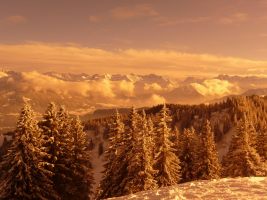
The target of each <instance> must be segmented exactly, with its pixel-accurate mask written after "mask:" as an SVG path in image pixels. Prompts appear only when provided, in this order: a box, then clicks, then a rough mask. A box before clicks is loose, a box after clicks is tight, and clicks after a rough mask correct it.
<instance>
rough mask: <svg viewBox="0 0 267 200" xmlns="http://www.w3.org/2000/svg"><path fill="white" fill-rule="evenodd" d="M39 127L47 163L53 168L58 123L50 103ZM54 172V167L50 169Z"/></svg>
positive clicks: (55, 156) (52, 105)
mask: <svg viewBox="0 0 267 200" xmlns="http://www.w3.org/2000/svg"><path fill="white" fill-rule="evenodd" d="M39 127H40V128H41V129H42V134H43V138H44V141H45V144H44V146H45V147H46V149H47V153H48V154H49V155H50V156H49V158H48V160H47V161H48V162H49V163H51V164H52V165H53V166H54V164H55V162H56V160H57V159H58V149H59V148H58V142H57V140H58V137H59V122H58V118H57V110H56V105H55V104H54V103H50V104H49V105H48V108H47V110H46V112H45V114H44V115H43V119H42V120H41V121H40V123H39ZM51 170H54V167H53V168H52V169H51Z"/></svg>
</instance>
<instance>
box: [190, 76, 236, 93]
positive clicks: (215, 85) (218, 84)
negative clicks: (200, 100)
mask: <svg viewBox="0 0 267 200" xmlns="http://www.w3.org/2000/svg"><path fill="white" fill-rule="evenodd" d="M191 85H192V86H193V87H194V88H195V89H196V90H197V91H198V92H199V93H200V94H202V95H203V96H218V97H221V96H226V95H229V94H238V93H239V92H240V89H239V87H238V86H237V85H234V84H232V83H230V82H228V81H227V80H219V79H208V80H205V81H203V82H202V83H192V84H191Z"/></svg>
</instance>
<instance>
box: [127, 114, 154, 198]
mask: <svg viewBox="0 0 267 200" xmlns="http://www.w3.org/2000/svg"><path fill="white" fill-rule="evenodd" d="M140 120H141V121H140V123H138V124H139V126H137V127H136V129H135V130H134V129H133V130H132V131H134V132H133V136H134V137H133V140H132V144H131V146H132V150H131V151H130V152H129V157H130V158H129V160H128V167H127V172H128V173H127V177H126V180H125V182H126V185H125V188H124V189H125V193H126V194H131V193H136V192H140V191H143V190H151V189H155V188H156V187H157V183H156V181H155V179H154V175H155V173H156V171H155V170H153V167H152V166H153V160H152V155H151V152H152V151H151V149H152V147H151V146H150V145H151V140H150V139H151V138H150V136H149V129H148V126H147V119H146V114H145V111H144V110H143V114H142V118H141V119H140Z"/></svg>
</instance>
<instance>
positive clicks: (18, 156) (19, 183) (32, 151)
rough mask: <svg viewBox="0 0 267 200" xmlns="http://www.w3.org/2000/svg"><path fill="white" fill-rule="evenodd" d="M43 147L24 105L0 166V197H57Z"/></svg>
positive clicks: (29, 109)
mask: <svg viewBox="0 0 267 200" xmlns="http://www.w3.org/2000/svg"><path fill="white" fill-rule="evenodd" d="M43 149H44V148H43V138H42V137H41V134H40V129H39V128H38V126H37V122H36V121H35V120H34V113H33V111H32V109H31V107H30V106H29V105H27V104H26V105H25V106H24V107H23V109H22V111H21V114H20V117H19V120H18V122H17V127H16V130H15V132H14V137H13V140H12V141H11V147H10V149H9V151H8V153H7V154H6V155H5V156H4V159H3V161H2V162H1V165H0V168H1V169H0V170H4V171H5V173H4V174H3V176H2V177H1V180H0V181H1V183H0V185H1V187H0V199H6V200H18V199H22V200H27V199H29V200H30V199H31V200H32V199H44V200H45V199H58V196H57V193H56V192H55V190H54V188H53V182H52V180H51V176H52V175H53V174H52V173H51V172H50V171H49V170H47V169H45V166H46V164H47V163H46V162H45V161H44V156H46V153H45V152H44V151H43Z"/></svg>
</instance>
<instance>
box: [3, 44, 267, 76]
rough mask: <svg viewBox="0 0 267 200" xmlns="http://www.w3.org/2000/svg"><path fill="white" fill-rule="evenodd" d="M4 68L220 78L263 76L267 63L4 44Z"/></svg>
mask: <svg viewBox="0 0 267 200" xmlns="http://www.w3.org/2000/svg"><path fill="white" fill-rule="evenodd" d="M0 60H1V63H0V64H1V66H3V68H5V69H11V70H19V71H32V70H36V71H40V72H46V71H60V72H74V73H81V72H85V73H89V74H90V73H91V74H92V73H124V74H126V73H137V74H147V73H158V74H162V75H169V76H175V77H181V76H189V75H193V76H214V75H218V74H231V75H233V74H238V75H248V74H250V75H251V74H254V75H260V74H266V73H267V61H264V60H249V59H243V58H235V57H223V56H217V55H210V54H192V53H183V52H177V51H165V50H155V49H146V50H142V49H124V50H116V51H108V50H103V49H96V48H89V47H82V46H78V45H66V44H65V45H62V44H46V43H27V44H14V45H8V44H1V45H0Z"/></svg>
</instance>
